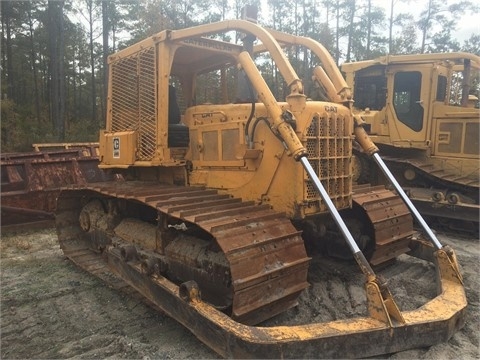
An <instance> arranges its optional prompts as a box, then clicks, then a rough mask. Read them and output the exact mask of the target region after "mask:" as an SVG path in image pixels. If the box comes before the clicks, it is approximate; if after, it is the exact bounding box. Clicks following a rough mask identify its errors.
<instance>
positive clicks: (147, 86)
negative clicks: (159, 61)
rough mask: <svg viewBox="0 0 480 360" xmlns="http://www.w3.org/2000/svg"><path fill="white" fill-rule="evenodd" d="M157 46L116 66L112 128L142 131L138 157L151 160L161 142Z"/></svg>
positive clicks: (113, 82) (113, 75)
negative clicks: (158, 108) (156, 59)
mask: <svg viewBox="0 0 480 360" xmlns="http://www.w3.org/2000/svg"><path fill="white" fill-rule="evenodd" d="M155 63H156V61H155V48H153V47H151V48H148V49H146V50H143V51H140V52H138V53H135V54H133V55H131V56H129V57H127V58H124V59H120V60H119V61H117V62H115V63H113V64H112V65H111V66H112V129H111V131H125V130H136V131H138V133H139V149H138V153H137V160H151V159H152V158H153V156H154V155H155V150H156V145H157V121H156V119H157V111H156V97H157V96H156V95H157V94H156V70H155Z"/></svg>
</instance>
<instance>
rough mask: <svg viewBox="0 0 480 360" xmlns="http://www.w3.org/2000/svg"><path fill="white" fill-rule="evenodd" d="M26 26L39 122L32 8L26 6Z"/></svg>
mask: <svg viewBox="0 0 480 360" xmlns="http://www.w3.org/2000/svg"><path fill="white" fill-rule="evenodd" d="M28 26H29V30H30V57H31V59H32V60H31V61H32V73H33V74H32V75H33V91H34V95H33V96H34V98H35V114H36V117H37V123H40V95H39V93H38V75H37V59H36V56H35V46H34V44H35V41H34V40H33V20H32V9H31V7H29V8H28Z"/></svg>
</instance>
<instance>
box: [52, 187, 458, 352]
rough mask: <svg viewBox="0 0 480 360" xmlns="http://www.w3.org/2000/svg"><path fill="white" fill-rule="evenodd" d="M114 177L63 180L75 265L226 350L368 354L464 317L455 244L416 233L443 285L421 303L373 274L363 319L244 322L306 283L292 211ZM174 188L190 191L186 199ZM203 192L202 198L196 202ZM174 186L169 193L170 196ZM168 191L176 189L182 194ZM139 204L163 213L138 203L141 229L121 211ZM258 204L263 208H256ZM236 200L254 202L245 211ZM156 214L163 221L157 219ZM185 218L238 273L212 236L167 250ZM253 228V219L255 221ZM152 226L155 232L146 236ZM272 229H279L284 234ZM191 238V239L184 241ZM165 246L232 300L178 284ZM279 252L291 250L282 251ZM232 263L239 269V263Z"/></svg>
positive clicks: (65, 231) (442, 336)
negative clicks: (406, 302) (80, 182)
mask: <svg viewBox="0 0 480 360" xmlns="http://www.w3.org/2000/svg"><path fill="white" fill-rule="evenodd" d="M111 185H112V183H110V184H91V185H90V186H88V189H85V188H82V191H78V190H76V191H69V190H68V189H65V190H63V191H62V192H61V194H60V197H59V200H58V207H57V216H56V222H57V231H58V236H59V239H60V244H61V247H62V249H63V251H64V253H65V254H66V256H68V257H69V258H70V259H71V260H72V261H74V262H75V263H77V264H78V265H79V266H81V267H83V268H84V269H86V270H87V271H89V272H91V273H93V274H95V275H97V276H99V277H101V278H102V279H103V280H105V281H107V282H109V283H111V284H112V285H113V286H115V287H121V286H124V284H123V282H126V283H127V284H128V285H130V286H131V287H133V288H134V289H136V290H137V291H138V292H140V293H141V294H142V295H143V296H144V297H145V298H146V299H147V300H148V301H150V302H151V303H153V304H154V305H156V306H157V307H158V308H160V309H162V310H163V311H165V312H166V313H167V314H168V315H169V316H171V317H172V318H174V319H176V320H177V321H179V322H180V323H182V324H183V325H184V326H185V327H186V328H187V329H189V330H190V331H191V332H192V333H194V334H195V336H197V337H198V338H199V339H200V340H201V341H202V342H204V343H205V344H206V345H208V346H209V347H210V348H212V349H213V350H214V351H216V352H217V353H218V354H220V355H222V356H224V357H240V358H251V357H253V358H292V357H295V358H298V357H326V358H333V357H335V358H338V357H340V358H348V357H356V356H361V357H367V356H374V355H379V354H385V353H393V352H397V351H401V350H406V349H411V348H415V347H424V346H429V345H433V344H435V343H438V342H443V341H446V340H448V339H449V338H450V337H451V336H452V335H453V334H454V333H455V331H457V330H458V329H459V328H461V327H462V326H463V325H464V321H465V320H464V316H465V308H466V305H467V302H466V296H465V292H464V288H463V284H462V279H461V276H460V274H459V271H458V264H457V261H456V258H455V256H454V255H453V253H449V249H448V247H442V249H437V250H435V249H434V247H433V246H432V245H430V244H429V243H426V242H424V241H421V240H418V239H412V241H411V243H410V248H411V249H412V250H411V251H410V253H409V255H412V256H415V257H418V258H421V259H424V260H427V261H431V262H433V263H435V265H436V272H437V275H438V276H437V288H438V295H437V297H435V298H434V299H432V300H430V301H429V302H427V303H426V304H424V305H423V306H422V307H420V308H418V309H416V310H412V311H405V312H400V311H399V310H398V308H397V307H396V304H395V303H394V301H393V299H392V298H391V297H390V296H384V292H388V289H386V288H383V286H382V285H381V284H380V285H378V284H377V282H373V281H368V279H367V282H366V298H367V310H368V315H369V316H368V317H357V318H353V319H348V320H337V321H331V322H326V323H314V324H307V325H296V326H275V327H257V326H250V325H247V324H252V323H258V322H260V321H262V320H263V319H266V318H268V317H271V316H273V315H275V313H279V312H281V311H284V310H285V309H287V308H288V307H291V306H294V305H295V304H296V298H297V296H298V294H299V293H300V292H301V291H302V290H303V289H304V288H305V287H306V286H308V284H307V283H305V282H302V281H301V282H297V281H296V280H297V279H305V272H306V271H307V264H308V260H309V259H308V258H307V257H306V255H305V252H304V248H303V243H302V240H301V237H300V235H299V233H298V232H296V231H295V229H294V227H293V226H292V225H291V223H290V222H289V220H288V219H286V218H285V217H284V216H282V215H281V214H279V213H276V212H273V211H271V210H269V209H265V208H262V207H261V206H255V205H252V204H250V203H243V202H240V204H239V203H237V202H238V201H239V199H233V198H229V197H228V196H227V197H222V195H219V194H216V193H210V190H202V189H200V190H199V189H195V188H183V187H174V186H169V187H168V188H165V187H163V188H161V189H160V187H159V186H158V184H157V189H156V190H157V191H155V189H154V186H153V185H151V184H145V186H144V187H139V186H138V185H139V184H138V183H134V184H129V183H128V182H127V183H123V184H121V183H119V184H117V185H116V186H115V187H113V186H111ZM72 188H75V186H73V187H72ZM133 189H135V191H132V190H133ZM142 189H143V192H142ZM178 191H180V192H181V191H185V192H189V193H190V194H183V197H182V196H179V193H178ZM196 191H197V192H198V193H197V194H196V196H199V198H197V199H196V200H194V198H195V195H194V193H195V192H196ZM168 193H170V195H166V194H168ZM169 198H175V201H174V202H172V200H171V199H170V200H169ZM109 199H110V200H111V201H108V200H109ZM123 200H125V202H123ZM142 202H143V204H151V205H150V206H153V208H154V209H156V211H154V212H153V218H152V214H148V212H147V213H143V212H142V213H141V214H138V213H137V216H138V217H139V218H142V219H143V221H142V224H138V226H140V227H137V228H135V222H136V221H139V220H137V219H128V218H126V217H123V218H122V217H121V216H120V214H119V210H120V209H122V206H125V204H130V205H128V206H127V208H129V209H126V210H125V207H124V208H123V209H122V211H123V214H124V215H125V214H130V215H132V213H134V212H135V211H136V210H137V211H138V210H141V209H142V207H141V206H140V207H138V208H135V205H133V204H134V203H137V204H141V203H142ZM202 203H203V204H204V205H205V204H209V205H208V209H207V210H205V209H201V207H202V205H201V204H202ZM214 203H216V205H214ZM87 204H89V205H87ZM167 204H168V205H167ZM187 204H189V205H187ZM86 205H87V206H86ZM218 206H221V207H224V209H225V207H227V208H228V207H230V209H232V212H233V213H236V216H235V219H236V220H235V221H232V220H231V219H230V220H225V219H224V220H225V221H223V222H222V221H219V220H218V219H217V220H211V219H210V220H209V215H207V213H208V212H210V211H214V210H213V209H214V208H217V207H218ZM255 207H256V208H257V210H254V209H253V208H255ZM240 208H246V209H248V210H247V211H245V212H243V213H242V212H241V211H240V210H239V209H240ZM132 216H133V215H132ZM157 217H158V219H159V221H158V223H157V222H156V221H154V220H155V218H157ZM167 219H168V221H167ZM172 220H174V221H172ZM175 220H176V221H175ZM192 220H193V221H195V223H196V225H194V224H193V223H192ZM125 221H126V222H125ZM212 221H213V222H212ZM202 222H203V223H204V225H203V231H202V230H201V228H202V225H201V223H202ZM209 222H210V224H211V225H212V226H211V227H210V228H209V230H208V231H205V230H206V229H207V227H206V226H205V224H207V223H209ZM185 224H186V226H185ZM213 224H214V225H213ZM190 225H193V227H197V229H196V231H194V233H195V234H190V235H188V236H194V235H197V236H198V233H200V236H205V234H207V235H208V234H211V235H214V236H216V245H218V246H220V247H222V249H221V250H222V251H223V253H224V254H225V257H226V259H227V261H228V262H229V263H230V270H229V271H231V274H227V273H226V272H224V273H222V270H225V269H228V264H226V265H225V260H224V259H222V258H221V257H220V258H216V255H215V254H216V253H217V251H218V249H215V246H212V244H209V245H205V246H204V247H203V248H202V249H201V251H198V249H194V248H191V249H190V250H191V252H190V253H189V252H188V249H186V248H185V249H184V252H183V253H182V252H177V253H175V248H176V246H173V248H172V249H170V248H169V245H172V244H175V241H176V239H175V238H173V239H172V237H171V236H170V235H169V233H170V234H171V232H181V231H182V230H176V229H184V228H185V227H186V228H188V227H189V226H190ZM142 226H143V228H142ZM252 226H253V227H256V228H254V229H252ZM168 229H170V230H168ZM174 229H175V230H174ZM242 229H243V231H241V230H242ZM152 230H153V234H154V237H153V238H152V237H150V236H148V235H149V234H152V232H151V231H152ZM132 231H133V233H135V238H136V239H137V240H136V241H137V243H136V244H135V245H132V244H131V243H130V244H129V245H127V244H128V242H127V241H125V240H127V239H128V238H129V236H131V234H132ZM216 231H217V233H216ZM275 231H278V234H283V235H282V236H277V235H276V234H277V233H276V232H275ZM187 232H188V231H187ZM222 232H223V233H227V234H228V236H226V237H225V238H224V239H225V241H222V240H221V238H222V237H221V236H218V234H220V233H222ZM140 233H143V234H140ZM253 233H256V234H257V235H258V241H257V242H254V243H253V244H250V245H248V246H246V245H245V244H242V238H245V237H248V235H249V234H253ZM262 234H264V235H262ZM266 234H269V235H266ZM142 235H143V236H142ZM180 236H184V235H180ZM250 236H252V235H250ZM142 238H144V240H141V239H142ZM138 239H140V240H138ZM227 239H228V241H227ZM128 240H131V239H128ZM140 242H141V243H140ZM196 242H197V243H198V242H199V239H196ZM186 244H187V245H186V247H187V248H188V241H187V242H186ZM269 246H273V247H274V248H277V247H278V246H281V247H283V249H284V251H278V249H276V250H275V252H274V254H275V257H273V258H272V257H270V258H269V256H268V255H266V253H265V250H266V249H268V247H269ZM149 247H150V248H154V249H156V252H154V251H152V250H151V249H148V248H149ZM162 248H163V251H164V253H169V255H170V259H171V258H172V257H173V258H174V257H175V256H184V258H182V259H181V261H182V262H186V263H192V262H194V261H202V260H203V261H206V262H207V266H211V267H214V268H215V271H213V272H212V274H213V275H208V276H207V277H205V276H203V277H202V274H201V271H200V270H198V269H196V268H195V265H194V266H192V267H190V268H185V269H183V271H185V272H190V273H189V276H190V275H191V274H192V273H194V275H193V276H190V278H193V279H199V280H198V281H203V283H202V284H201V285H202V286H207V287H208V282H209V281H211V283H210V286H211V287H212V285H217V284H220V283H221V284H222V286H221V287H220V289H217V291H219V292H221V293H223V298H224V299H225V301H224V302H223V303H222V304H219V303H217V304H215V305H212V304H211V303H209V302H207V300H205V299H204V294H202V293H201V292H200V289H199V286H198V285H197V281H192V280H190V281H186V282H182V280H181V279H179V278H178V275H177V278H176V279H175V280H176V281H175V282H173V281H172V280H169V279H168V278H167V276H168V274H169V270H170V267H175V266H176V262H175V259H174V260H173V261H170V260H169V259H166V258H165V257H164V256H162V255H160V254H159V250H160V249H162ZM195 251H197V253H198V254H200V253H202V252H205V253H207V252H210V256H207V259H206V260H205V258H201V256H200V255H198V256H197V257H195V256H196V255H195V256H193V255H192V254H191V253H193V252H195ZM160 253H161V251H160ZM282 253H283V256H284V258H283V259H279V258H278V256H279V254H282ZM220 254H221V252H220ZM267 254H268V251H267ZM272 254H273V252H272ZM222 255H223V254H222ZM252 259H253V260H252ZM260 259H262V261H270V264H267V265H268V266H265V264H264V263H262V267H266V268H270V269H271V271H270V272H269V273H268V274H265V273H264V274H253V273H254V272H255V269H256V268H257V267H256V266H255V263H256V262H258V261H259V260H260ZM203 265H205V263H204V264H203ZM235 265H237V266H238V267H237V268H236V266H235ZM236 269H241V271H243V272H240V273H235V272H236ZM227 272H228V271H227ZM247 272H250V273H248V274H247ZM180 277H181V276H180ZM209 278H210V280H209ZM229 278H230V279H231V281H229V280H228V279H229ZM206 283H207V284H206ZM269 284H270V285H272V284H273V285H274V286H276V288H278V291H276V292H275V293H274V294H269V296H268V297H265V298H264V295H265V294H266V293H268V292H267V291H262V289H265V287H268V286H269ZM215 287H216V286H213V288H215ZM217 295H218V294H217ZM229 299H230V301H229ZM446 304H448V306H446ZM226 313H230V314H231V316H232V317H230V316H228V315H227V314H226ZM372 344H373V345H372Z"/></svg>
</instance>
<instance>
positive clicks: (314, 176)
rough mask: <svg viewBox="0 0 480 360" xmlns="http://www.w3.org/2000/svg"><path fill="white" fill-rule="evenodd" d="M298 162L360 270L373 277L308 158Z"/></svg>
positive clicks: (370, 269) (302, 158) (304, 157)
mask: <svg viewBox="0 0 480 360" xmlns="http://www.w3.org/2000/svg"><path fill="white" fill-rule="evenodd" d="M300 162H301V163H302V165H303V167H304V169H305V171H306V172H307V174H308V176H309V177H310V179H312V181H313V183H314V185H315V188H316V189H317V191H318V192H319V193H320V196H321V197H322V199H323V201H324V202H325V204H326V205H327V208H328V210H329V211H330V214H331V215H332V217H333V220H334V221H335V223H336V224H337V226H338V227H339V229H340V231H341V232H342V235H343V237H344V238H345V240H346V241H347V244H348V246H349V247H350V250H351V251H352V254H353V256H354V258H355V260H356V261H357V263H358V265H359V266H360V268H361V270H362V272H363V273H364V274H365V275H366V276H367V277H371V276H373V277H375V273H374V272H373V270H372V268H371V267H370V264H369V263H368V261H367V259H366V258H365V256H364V255H363V253H362V251H361V250H360V248H359V247H358V245H357V243H356V242H355V239H354V238H353V236H352V234H351V233H350V231H349V230H348V228H347V225H346V224H345V222H344V221H343V219H342V217H341V216H340V214H339V212H338V210H337V208H336V207H335V205H334V204H333V202H332V200H331V199H330V196H329V195H328V193H327V191H326V190H325V188H324V187H323V185H322V183H321V182H320V179H319V178H318V176H317V174H316V173H315V171H314V170H313V168H312V165H310V162H309V161H308V158H307V157H306V156H303V157H301V158H300Z"/></svg>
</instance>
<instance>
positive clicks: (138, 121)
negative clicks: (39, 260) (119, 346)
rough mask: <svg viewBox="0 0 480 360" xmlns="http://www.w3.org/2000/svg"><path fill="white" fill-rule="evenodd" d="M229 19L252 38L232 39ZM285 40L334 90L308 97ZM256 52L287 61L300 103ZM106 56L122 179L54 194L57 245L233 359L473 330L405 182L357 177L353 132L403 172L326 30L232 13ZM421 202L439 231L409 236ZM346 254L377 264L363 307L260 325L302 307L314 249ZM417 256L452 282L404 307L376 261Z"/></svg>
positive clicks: (404, 345) (107, 143)
mask: <svg viewBox="0 0 480 360" xmlns="http://www.w3.org/2000/svg"><path fill="white" fill-rule="evenodd" d="M233 31H236V32H237V34H239V36H241V37H242V38H243V44H242V45H237V44H234V43H230V42H227V41H225V39H228V38H230V37H229V36H232V35H230V33H231V32H233ZM218 39H224V40H218ZM288 46H298V47H301V48H303V49H304V50H305V51H306V52H308V53H309V54H311V56H312V58H314V59H316V60H314V61H316V62H317V63H318V64H320V63H321V64H322V66H320V65H319V66H317V67H315V69H313V74H314V78H315V81H316V82H317V83H318V84H321V86H322V89H323V90H324V93H325V94H327V96H328V97H329V99H330V101H328V102H326V101H313V100H308V99H307V96H306V95H305V94H304V90H303V84H302V81H300V79H299V78H298V76H297V74H296V72H295V70H294V68H293V66H292V65H291V64H290V63H289V62H288V60H287V58H286V56H285V55H284V52H283V48H284V47H288ZM255 56H262V58H261V59H262V63H263V64H264V65H267V64H273V63H275V64H276V67H277V69H278V71H279V72H280V73H281V75H282V76H283V79H284V80H285V83H286V84H287V89H288V96H287V97H286V101H282V102H281V101H277V99H276V98H275V97H274V95H273V93H272V91H271V90H270V88H269V87H268V86H267V83H266V81H265V80H264V78H263V77H262V74H261V72H260V71H259V69H258V68H257V66H256V65H255V62H254V61H253V60H252V59H253V57H255ZM268 56H270V57H268ZM109 65H110V67H109V75H110V87H109V92H108V121H107V127H106V130H105V131H103V132H101V134H100V156H101V160H100V165H99V166H100V168H102V169H105V170H107V171H110V172H112V173H115V174H117V176H116V178H117V181H114V182H103V183H98V184H87V185H86V186H74V185H72V186H70V187H68V188H65V189H63V191H62V192H61V194H60V196H59V198H58V205H57V214H56V224H57V232H58V236H59V241H60V244H61V247H62V249H63V251H64V253H65V254H66V256H68V257H69V258H70V259H71V260H73V261H74V262H75V263H77V264H78V265H80V266H81V267H83V268H85V269H86V270H88V271H90V272H92V273H94V274H96V275H98V276H100V277H102V278H103V279H105V280H106V281H110V282H111V284H112V285H118V286H119V287H123V286H124V284H125V283H127V284H128V285H130V286H131V287H133V288H135V289H136V290H138V292H140V293H141V294H142V295H143V296H144V297H145V298H146V299H147V300H148V301H149V302H150V303H153V304H154V305H155V306H157V307H158V308H160V309H162V310H163V311H164V312H166V313H167V314H169V315H170V316H171V317H173V318H175V319H176V320H178V321H179V322H180V323H182V324H183V325H184V326H185V327H186V328H188V329H189V330H190V331H191V332H193V333H194V334H195V335H196V336H197V337H198V338H199V339H200V340H201V341H203V342H204V343H205V344H207V345H208V346H210V347H211V348H212V349H213V350H215V351H216V352H218V353H219V354H221V355H222V356H226V357H255V358H267V357H268V358H271V357H273V358H287V357H297V358H298V357H355V356H361V357H365V356H370V355H375V354H383V353H391V352H396V351H399V350H402V349H408V348H412V347H420V346H428V345H431V344H433V343H438V342H442V341H446V340H448V339H449V338H450V337H451V336H452V335H453V333H454V332H455V331H456V330H457V329H459V328H460V327H462V326H463V324H464V315H465V308H466V305H467V304H466V296H465V292H464V288H463V284H462V277H461V275H460V272H459V267H458V264H457V260H456V257H455V254H454V252H453V250H452V249H450V248H448V247H444V246H442V245H441V244H440V243H439V241H438V239H436V237H435V235H434V234H433V233H432V232H431V230H430V229H429V228H428V226H427V225H426V224H425V222H424V221H423V219H422V218H421V216H420V215H419V214H418V212H416V211H415V208H414V207H413V205H412V204H411V202H409V199H408V197H406V195H405V194H404V193H403V192H401V188H400V187H399V186H398V183H397V186H398V187H399V191H400V193H399V194H400V195H396V194H395V193H394V192H392V191H388V190H385V187H369V186H363V187H353V185H352V173H351V168H352V167H351V158H352V147H353V145H352V143H353V141H354V139H356V141H358V142H359V143H360V144H361V145H362V146H363V148H364V149H365V152H368V153H369V154H371V156H372V157H373V158H374V159H375V161H376V162H377V163H378V164H379V166H380V167H381V168H382V170H383V171H385V173H386V174H387V175H389V176H390V173H389V171H388V169H387V168H386V167H385V164H384V163H383V162H382V159H381V158H380V157H379V156H378V154H377V148H376V147H375V145H374V144H373V143H372V142H371V141H370V140H369V138H368V136H367V135H366V133H365V130H364V129H363V127H362V124H361V121H360V120H359V119H358V118H355V117H354V116H353V114H352V110H351V102H352V99H351V95H350V92H349V89H348V87H347V85H346V83H345V81H344V80H343V78H342V76H341V74H340V72H339V69H338V68H336V67H335V65H334V62H333V60H332V59H331V57H330V56H329V55H328V53H327V51H326V50H325V49H324V48H323V47H322V46H321V45H320V44H318V43H317V42H315V41H313V40H312V39H308V38H302V37H296V36H291V35H288V34H284V33H279V32H276V31H271V30H266V29H264V28H262V27H260V26H258V25H257V24H255V23H253V22H249V21H245V20H231V21H223V22H218V23H212V24H208V25H201V26H197V27H193V28H188V29H184V30H175V31H169V30H167V31H163V32H160V33H158V34H157V35H155V36H152V37H150V38H148V39H146V40H143V41H141V42H139V43H137V44H135V45H133V46H131V47H128V48H126V49H124V50H122V51H120V52H118V53H116V54H114V55H112V56H110V58H109ZM232 84H235V86H232ZM232 87H236V88H237V87H238V89H236V90H235V91H232V90H231V89H232ZM175 98H176V99H177V101H175ZM257 98H258V99H259V101H258V102H257ZM229 99H232V101H230V100H229ZM118 174H121V175H122V176H121V178H122V181H119V180H118V178H119V177H120V176H118ZM390 177H391V176H390ZM392 180H393V181H394V179H393V178H392ZM402 200H404V201H406V205H405V204H404V203H403V202H402ZM409 208H411V210H410V211H411V212H412V213H413V215H415V217H417V219H418V220H419V221H421V223H422V224H423V225H424V227H425V231H426V232H427V234H428V237H429V238H430V242H428V241H425V240H418V238H417V237H414V236H413V230H412V222H413V221H412V215H411V212H410V211H409ZM342 244H343V246H342ZM307 249H308V250H309V253H308V254H307ZM345 250H347V252H348V253H349V254H350V255H349V257H350V259H352V260H355V261H356V262H357V263H358V265H359V269H360V271H359V274H360V275H361V276H363V275H362V273H363V274H364V275H365V299H366V300H365V313H364V316H360V317H358V318H353V319H345V320H343V319H334V320H332V321H329V322H324V323H312V324H296V325H292V326H290V325H288V326H287V325H285V326H270V327H267V326H263V327H259V326H255V325H257V324H259V323H262V322H263V324H265V322H268V321H267V319H271V318H272V317H275V316H277V315H278V314H280V313H283V312H285V311H289V309H290V308H292V307H294V306H296V305H297V303H298V298H299V295H300V294H301V293H302V291H303V290H305V289H306V288H307V287H308V286H309V285H308V283H307V274H308V271H309V263H310V260H311V256H319V255H317V254H329V255H332V256H333V255H337V256H341V257H345ZM405 252H408V253H409V254H411V255H415V256H417V257H420V258H423V259H427V260H429V261H431V262H433V263H434V264H435V269H436V273H437V275H438V276H437V278H438V289H437V290H438V293H437V294H436V295H435V294H432V296H431V298H430V300H429V301H426V303H425V304H424V305H423V306H421V307H420V308H418V309H412V310H410V309H409V310H408V311H401V309H400V308H399V306H398V305H397V303H396V302H395V299H394V297H393V296H392V293H391V292H390V290H389V288H388V286H387V283H386V282H385V281H383V280H381V278H380V276H377V274H376V273H375V272H374V270H373V269H374V268H376V269H378V267H375V266H372V264H373V265H378V264H383V263H385V262H389V263H392V262H393V263H395V261H393V260H392V259H394V258H395V257H396V256H398V255H400V254H402V257H404V256H405V257H407V258H410V257H409V256H407V255H403V254H404V253H405ZM315 259H318V258H315ZM343 261H345V260H343ZM416 261H418V260H416ZM422 262H423V260H422ZM394 265H395V264H393V265H392V264H389V265H388V266H394ZM382 266H383V267H385V266H387V265H382ZM432 266H433V265H432ZM412 281H414V279H412ZM432 281H433V280H432ZM433 282H434V281H433ZM434 292H435V290H434V291H433V293H434ZM293 310H294V309H292V311H293Z"/></svg>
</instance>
